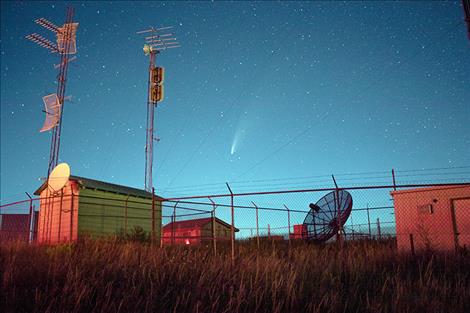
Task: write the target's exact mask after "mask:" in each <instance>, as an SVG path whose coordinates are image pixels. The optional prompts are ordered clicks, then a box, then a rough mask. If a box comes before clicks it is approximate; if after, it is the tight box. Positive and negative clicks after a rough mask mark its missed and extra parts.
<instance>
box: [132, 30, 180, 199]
mask: <svg viewBox="0 0 470 313" xmlns="http://www.w3.org/2000/svg"><path fill="white" fill-rule="evenodd" d="M171 28H173V27H172V26H170V27H160V28H154V27H151V28H149V29H146V30H143V31H139V32H137V34H144V35H145V45H144V48H143V50H144V54H145V55H148V56H149V69H148V83H147V88H148V91H147V127H146V142H145V184H144V186H145V190H147V191H149V192H152V188H153V182H152V177H153V143H154V141H155V132H154V129H155V107H156V106H157V105H158V102H161V101H162V100H163V81H164V76H165V72H164V69H163V68H162V67H157V66H156V57H157V54H159V53H160V52H161V51H163V50H166V49H172V48H178V47H180V45H179V43H178V42H177V41H176V38H175V37H174V36H173V34H172V33H165V34H160V33H159V32H160V31H162V30H169V29H171Z"/></svg>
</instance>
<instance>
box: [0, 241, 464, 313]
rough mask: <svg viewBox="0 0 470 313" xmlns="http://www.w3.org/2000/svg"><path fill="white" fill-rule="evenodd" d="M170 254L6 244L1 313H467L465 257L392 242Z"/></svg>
mask: <svg viewBox="0 0 470 313" xmlns="http://www.w3.org/2000/svg"><path fill="white" fill-rule="evenodd" d="M218 249H219V250H218V252H219V253H218V254H217V255H214V254H213V252H212V250H210V249H208V248H207V247H205V246H200V247H191V248H188V247H183V246H180V247H165V248H163V249H159V248H157V247H151V246H150V245H149V244H148V243H140V242H122V240H121V239H119V238H116V239H108V240H90V239H85V240H82V241H80V242H78V243H77V244H74V245H62V246H56V247H44V246H28V245H26V244H23V243H1V244H0V270H1V271H0V273H1V286H0V287H1V290H0V291H1V296H0V311H2V312H322V313H323V312H462V313H463V312H466V310H468V308H469V307H470V273H469V268H470V258H469V257H468V255H463V256H454V255H433V254H426V255H418V256H416V257H412V256H411V255H405V254H403V255H401V254H397V252H396V251H395V250H394V243H393V242H391V241H384V242H356V243H347V244H346V245H345V246H344V249H343V250H342V251H339V250H338V247H336V246H335V245H324V246H312V245H304V244H300V243H295V244H293V245H292V247H291V248H289V247H288V246H287V245H286V244H283V243H279V242H278V243H276V245H275V246H273V245H272V244H269V243H263V244H262V247H261V249H260V251H257V250H256V249H255V246H254V245H253V243H250V242H241V243H238V244H237V255H236V261H235V264H234V265H232V264H231V262H230V257H229V255H230V254H229V247H224V245H223V244H220V245H218Z"/></svg>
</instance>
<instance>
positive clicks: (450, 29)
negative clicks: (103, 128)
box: [237, 21, 462, 178]
mask: <svg viewBox="0 0 470 313" xmlns="http://www.w3.org/2000/svg"><path fill="white" fill-rule="evenodd" d="M461 23H462V21H458V22H457V23H455V24H453V25H452V26H451V27H450V28H448V29H447V30H446V31H445V32H443V33H442V35H441V36H439V37H438V39H437V40H434V41H433V42H432V43H430V44H429V45H428V46H426V47H428V50H427V51H430V50H429V47H432V46H433V45H436V44H437V43H440V41H441V40H442V39H447V37H446V35H447V34H448V33H449V32H450V31H452V30H454V29H456V28H457V26H459V25H460V24H461ZM423 49H424V48H421V47H420V49H417V50H416V51H415V53H413V54H412V55H411V56H410V57H409V58H408V59H405V60H404V61H403V62H400V63H398V65H396V64H392V65H391V66H389V67H388V68H387V69H386V70H384V71H383V75H382V76H381V77H380V78H379V79H377V80H374V82H373V83H372V84H370V85H369V86H368V87H366V88H365V89H364V90H363V91H362V92H359V93H357V95H360V94H361V93H364V92H366V91H368V90H369V89H371V88H372V87H374V86H376V85H377V84H378V83H380V82H382V81H383V80H384V79H385V78H387V77H389V76H390V75H389V74H390V71H391V70H393V69H394V70H397V69H398V68H400V67H401V66H403V64H406V63H407V62H409V61H410V60H412V59H414V58H416V57H417V56H419V55H420V54H421V51H422V50H423ZM311 127H312V126H311V125H309V126H308V127H307V128H305V129H304V130H303V131H302V132H300V133H299V134H298V135H296V136H295V137H293V138H292V139H291V140H289V141H287V142H286V143H285V144H283V145H282V146H280V147H279V148H277V149H275V150H273V151H272V152H270V153H269V154H268V155H266V156H265V157H264V158H262V159H261V160H260V161H258V162H257V163H255V164H254V165H253V166H251V167H250V168H249V169H248V170H247V171H245V172H243V173H242V174H241V175H239V176H237V178H238V177H241V176H244V175H246V174H247V173H248V172H250V171H251V170H253V169H254V168H256V167H257V166H259V165H261V164H262V163H264V162H265V161H266V160H268V159H269V158H271V157H272V156H273V155H275V154H276V153H278V152H279V151H281V150H282V149H283V148H284V147H286V146H288V145H290V144H291V143H292V142H294V141H296V140H297V139H298V138H300V137H301V136H303V135H304V134H305V133H307V131H308V130H310V128H311Z"/></svg>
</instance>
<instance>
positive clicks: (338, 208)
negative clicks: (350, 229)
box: [302, 189, 353, 243]
mask: <svg viewBox="0 0 470 313" xmlns="http://www.w3.org/2000/svg"><path fill="white" fill-rule="evenodd" d="M352 205H353V200H352V197H351V194H350V193H349V192H347V191H346V190H342V189H340V190H337V191H332V192H330V193H328V194H326V195H325V196H324V197H322V198H321V199H320V200H318V201H317V203H315V204H313V203H310V205H309V207H310V211H309V212H308V214H307V216H306V217H305V220H304V223H303V226H304V231H303V232H302V238H303V239H306V240H307V241H312V242H318V243H320V242H325V241H327V240H328V239H330V238H332V237H333V236H334V235H337V234H338V232H341V231H342V230H343V226H344V224H345V223H346V220H347V219H348V217H349V215H350V214H351V210H352Z"/></svg>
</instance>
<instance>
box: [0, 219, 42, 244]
mask: <svg viewBox="0 0 470 313" xmlns="http://www.w3.org/2000/svg"><path fill="white" fill-rule="evenodd" d="M37 216H38V212H34V216H33V219H34V220H33V221H32V223H33V229H32V230H31V229H30V227H29V223H30V216H29V214H1V215H0V240H21V241H29V240H30V236H32V238H31V240H33V239H34V238H35V234H36V231H37ZM31 231H32V234H31Z"/></svg>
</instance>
